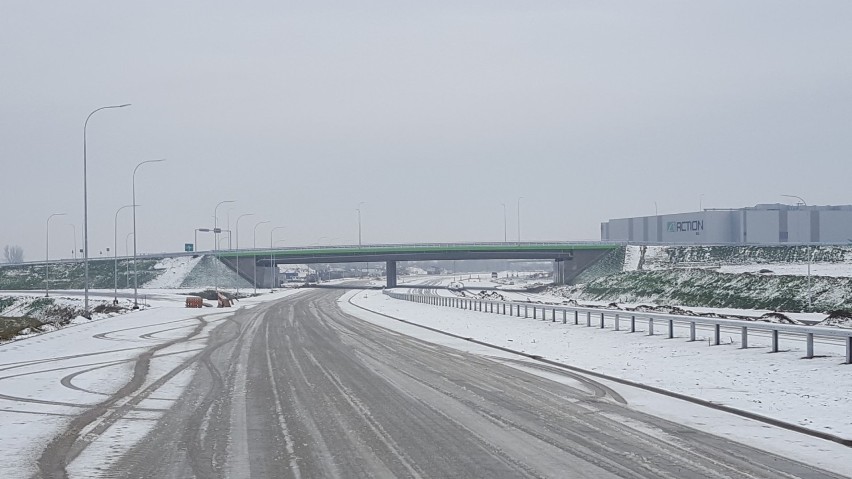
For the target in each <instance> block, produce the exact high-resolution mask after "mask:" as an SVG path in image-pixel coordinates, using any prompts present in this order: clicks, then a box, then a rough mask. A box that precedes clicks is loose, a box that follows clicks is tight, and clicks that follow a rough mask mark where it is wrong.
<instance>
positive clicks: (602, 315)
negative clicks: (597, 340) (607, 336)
mask: <svg viewBox="0 0 852 479" xmlns="http://www.w3.org/2000/svg"><path fill="white" fill-rule="evenodd" d="M603 328H604V314H603V313H601V329H603Z"/></svg>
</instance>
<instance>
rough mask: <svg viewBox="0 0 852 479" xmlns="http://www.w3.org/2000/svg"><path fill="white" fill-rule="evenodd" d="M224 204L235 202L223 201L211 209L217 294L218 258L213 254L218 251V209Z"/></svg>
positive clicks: (217, 289) (233, 201)
mask: <svg viewBox="0 0 852 479" xmlns="http://www.w3.org/2000/svg"><path fill="white" fill-rule="evenodd" d="M226 203H236V201H235V200H224V201H220V202H218V203H216V207H215V208H213V250H214V255H213V256H214V258H216V262H214V263H213V270H214V271H215V274H214V275H213V277H214V282H215V283H216V284H215V289H216V292H217V293H218V292H219V264H218V259H219V256H218V255H217V254H216V253H215V252H216V251H219V207H220V206H222V205H224V204H226Z"/></svg>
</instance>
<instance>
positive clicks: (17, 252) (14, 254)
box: [3, 245, 24, 264]
mask: <svg viewBox="0 0 852 479" xmlns="http://www.w3.org/2000/svg"><path fill="white" fill-rule="evenodd" d="M3 259H4V260H6V262H7V263H10V264H19V263H23V262H24V248H21V247H20V246H18V245H15V246H9V245H6V246H5V247H4V248H3Z"/></svg>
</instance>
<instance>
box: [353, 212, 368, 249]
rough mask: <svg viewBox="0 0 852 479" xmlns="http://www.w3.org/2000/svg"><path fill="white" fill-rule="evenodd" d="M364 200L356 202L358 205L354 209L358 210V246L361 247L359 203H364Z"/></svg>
mask: <svg viewBox="0 0 852 479" xmlns="http://www.w3.org/2000/svg"><path fill="white" fill-rule="evenodd" d="M366 203H367V202H366V201H361V202H359V203H358V207H357V208H355V210H356V211H357V212H358V247H359V248H360V247H361V205H363V204H366Z"/></svg>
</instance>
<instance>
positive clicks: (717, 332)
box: [713, 324, 722, 346]
mask: <svg viewBox="0 0 852 479" xmlns="http://www.w3.org/2000/svg"><path fill="white" fill-rule="evenodd" d="M713 333H714V336H715V339H714V340H713V344H715V345H716V346H718V345H719V341H720V340H721V339H722V338H721V336H722V326H721V325H718V324H714V325H713Z"/></svg>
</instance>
